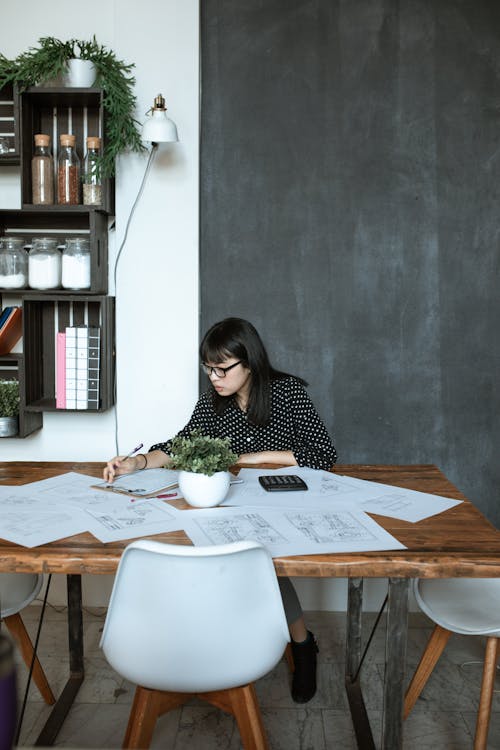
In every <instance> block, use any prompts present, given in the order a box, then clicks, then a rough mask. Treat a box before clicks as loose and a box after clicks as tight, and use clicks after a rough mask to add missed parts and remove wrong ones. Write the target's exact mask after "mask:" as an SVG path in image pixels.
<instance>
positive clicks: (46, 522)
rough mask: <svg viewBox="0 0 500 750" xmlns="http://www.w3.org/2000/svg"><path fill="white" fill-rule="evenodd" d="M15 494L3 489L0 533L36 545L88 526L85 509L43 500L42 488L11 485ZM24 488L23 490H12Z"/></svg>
mask: <svg viewBox="0 0 500 750" xmlns="http://www.w3.org/2000/svg"><path fill="white" fill-rule="evenodd" d="M9 489H10V490H11V494H9V495H7V494H4V493H3V492H2V495H1V508H2V512H1V514H0V537H1V538H2V539H7V540H8V541H10V542H14V543H15V544H21V545H23V546H24V547H36V546H38V545H40V544H48V543H49V542H54V541H56V540H57V539H64V538H65V537H68V536H73V535H74V534H80V533H82V532H83V531H86V530H87V526H88V524H87V519H86V517H85V513H84V512H83V511H80V510H78V509H76V508H67V509H65V508H64V507H63V506H62V504H61V503H57V502H56V503H53V502H51V500H50V498H49V500H48V501H47V502H44V501H43V500H41V498H40V495H39V493H38V492H36V491H33V492H32V493H30V492H29V489H28V488H27V486H26V485H24V486H23V487H22V488H13V487H10V488H9ZM15 489H18V490H20V489H22V490H23V491H22V492H19V491H18V492H12V490H15Z"/></svg>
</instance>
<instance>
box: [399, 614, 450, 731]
mask: <svg viewBox="0 0 500 750" xmlns="http://www.w3.org/2000/svg"><path fill="white" fill-rule="evenodd" d="M450 635H451V631H450V630H446V629H445V628H442V627H441V625H436V626H435V628H434V630H433V631H432V635H431V637H430V638H429V641H428V643H427V646H426V647H425V651H424V653H423V655H422V658H421V659H420V663H419V665H418V667H417V669H416V671H415V674H414V675H413V677H412V680H411V682H410V685H409V687H408V690H407V691H406V695H405V702H404V709H403V718H404V719H406V718H407V716H408V714H409V713H410V711H411V710H412V708H413V706H414V705H415V703H416V702H417V699H418V696H419V695H420V693H421V692H422V690H423V689H424V687H425V684H426V682H427V680H428V679H429V677H430V676H431V674H432V670H433V669H434V667H435V666H436V664H437V661H438V659H439V657H440V656H441V654H442V653H443V651H444V647H445V646H446V644H447V643H448V639H449V637H450Z"/></svg>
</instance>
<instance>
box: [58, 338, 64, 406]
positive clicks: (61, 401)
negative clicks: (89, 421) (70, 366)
mask: <svg viewBox="0 0 500 750" xmlns="http://www.w3.org/2000/svg"><path fill="white" fill-rule="evenodd" d="M65 408H66V334H65V333H58V334H57V341H56V409H65Z"/></svg>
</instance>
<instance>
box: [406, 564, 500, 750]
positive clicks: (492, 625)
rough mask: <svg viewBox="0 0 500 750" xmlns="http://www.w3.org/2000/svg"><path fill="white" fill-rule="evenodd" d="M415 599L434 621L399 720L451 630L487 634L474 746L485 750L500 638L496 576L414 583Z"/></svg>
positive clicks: (499, 592) (409, 707) (499, 581)
mask: <svg viewBox="0 0 500 750" xmlns="http://www.w3.org/2000/svg"><path fill="white" fill-rule="evenodd" d="M414 593H415V597H416V599H417V602H418V604H419V606H420V608H421V609H422V611H423V612H425V614H426V615H428V617H430V618H431V619H432V620H434V622H435V623H436V626H435V628H434V630H433V632H432V635H431V637H430V639H429V641H428V643H427V646H426V648H425V651H424V654H423V656H422V658H421V660H420V663H419V665H418V667H417V670H416V672H415V674H414V675H413V678H412V680H411V682H410V685H409V687H408V690H407V693H406V697H405V704H404V718H406V717H407V716H408V714H409V713H410V711H411V710H412V708H413V706H414V705H415V702H416V701H417V698H418V697H419V695H420V693H421V692H422V690H423V689H424V687H425V684H426V682H427V680H428V679H429V677H430V675H431V673H432V670H433V669H434V667H435V665H436V663H437V661H438V659H439V657H440V656H441V654H442V653H443V650H444V647H445V646H446V643H447V642H448V639H449V637H450V635H451V634H452V633H461V634H463V635H481V636H487V641H486V651H485V657H484V667H483V679H482V685H481V696H480V701H479V709H478V714H477V721H476V735H475V739H474V750H486V746H487V741H488V728H489V723H490V714H491V701H492V698H493V689H494V685H495V676H496V665H497V660H498V656H499V651H498V642H499V641H498V639H499V637H500V578H443V579H422V578H421V579H417V580H416V581H414Z"/></svg>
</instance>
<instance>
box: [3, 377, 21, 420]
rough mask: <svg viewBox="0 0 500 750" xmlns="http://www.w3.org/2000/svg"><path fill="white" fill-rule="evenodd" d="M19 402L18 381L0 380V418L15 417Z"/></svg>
mask: <svg viewBox="0 0 500 750" xmlns="http://www.w3.org/2000/svg"><path fill="white" fill-rule="evenodd" d="M19 402H20V396H19V383H18V381H17V380H0V417H17V415H18V414H19Z"/></svg>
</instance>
